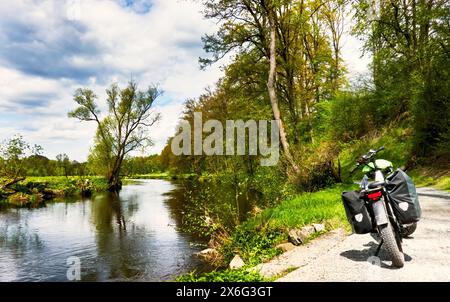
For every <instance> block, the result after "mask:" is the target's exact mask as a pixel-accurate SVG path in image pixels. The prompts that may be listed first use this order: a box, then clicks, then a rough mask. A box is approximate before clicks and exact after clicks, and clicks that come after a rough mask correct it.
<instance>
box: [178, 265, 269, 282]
mask: <svg viewBox="0 0 450 302" xmlns="http://www.w3.org/2000/svg"><path fill="white" fill-rule="evenodd" d="M175 281H177V282H263V281H268V280H266V279H264V277H262V276H261V275H260V274H259V273H257V272H254V271H251V270H250V271H248V270H247V269H246V268H241V269H237V270H222V271H213V272H210V273H204V274H197V273H196V272H191V273H188V274H185V275H182V276H180V277H178V278H176V279H175Z"/></svg>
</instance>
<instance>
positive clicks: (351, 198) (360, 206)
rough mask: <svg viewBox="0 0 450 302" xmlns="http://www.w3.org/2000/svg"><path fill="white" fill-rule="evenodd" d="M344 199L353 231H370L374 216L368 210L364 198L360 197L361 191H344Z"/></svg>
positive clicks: (357, 232)
mask: <svg viewBox="0 0 450 302" xmlns="http://www.w3.org/2000/svg"><path fill="white" fill-rule="evenodd" d="M342 201H343V203H344V208H345V213H346V214H347V219H348V221H349V222H350V224H351V226H352V229H353V231H354V232H355V233H356V234H367V233H370V232H371V231H372V229H373V227H372V218H371V217H370V214H369V212H368V211H367V208H366V206H365V202H364V200H362V199H360V198H359V193H358V192H356V191H351V192H343V193H342Z"/></svg>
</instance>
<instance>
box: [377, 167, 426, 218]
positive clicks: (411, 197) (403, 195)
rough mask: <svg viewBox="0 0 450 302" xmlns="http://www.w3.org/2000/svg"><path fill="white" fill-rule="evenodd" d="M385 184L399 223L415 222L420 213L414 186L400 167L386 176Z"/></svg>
mask: <svg viewBox="0 0 450 302" xmlns="http://www.w3.org/2000/svg"><path fill="white" fill-rule="evenodd" d="M387 180H388V184H387V186H386V189H387V192H388V195H389V198H390V200H391V201H392V202H391V204H392V208H393V210H394V213H395V216H396V217H397V219H398V221H399V222H400V223H401V224H407V223H413V222H417V221H419V219H420V216H421V215H422V210H421V209H420V204H419V197H418V196H417V192H416V186H415V185H414V183H413V181H412V179H411V178H410V177H409V176H408V175H407V174H406V173H405V172H404V171H403V170H401V169H397V170H396V171H395V172H394V173H392V174H391V175H389V176H388V177H387Z"/></svg>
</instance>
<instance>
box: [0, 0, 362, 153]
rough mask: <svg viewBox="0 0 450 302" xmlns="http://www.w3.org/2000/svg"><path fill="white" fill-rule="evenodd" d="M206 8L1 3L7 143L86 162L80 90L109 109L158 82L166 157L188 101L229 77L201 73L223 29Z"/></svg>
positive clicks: (121, 1)
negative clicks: (109, 90)
mask: <svg viewBox="0 0 450 302" xmlns="http://www.w3.org/2000/svg"><path fill="white" fill-rule="evenodd" d="M201 9H202V8H201V7H200V4H199V1H186V0H134V1H132V0H15V1H1V2H0V45H1V47H0V140H3V139H6V138H8V137H11V136H12V135H14V134H16V133H20V134H22V135H23V136H24V137H25V139H26V140H27V141H29V142H30V143H32V144H40V145H42V146H43V147H44V153H45V155H47V156H49V157H50V158H54V157H55V156H56V155H57V154H58V153H62V152H65V153H67V154H68V155H69V157H70V158H72V159H77V160H85V159H86V156H87V154H88V152H89V147H90V145H91V144H92V138H93V135H94V133H95V125H93V124H86V123H80V122H78V121H75V120H71V119H68V118H67V112H68V111H70V110H71V109H72V108H73V107H74V103H73V100H72V95H73V92H74V91H75V89H77V88H78V87H89V88H91V89H93V90H94V91H95V92H96V93H97V95H98V96H99V102H100V103H102V104H104V96H105V92H104V91H105V88H106V87H108V86H109V85H110V84H111V83H113V82H117V83H119V84H120V85H122V86H123V85H125V84H126V83H127V82H128V81H129V79H130V78H131V76H132V77H133V79H135V80H137V81H138V83H139V84H140V87H142V88H145V86H147V85H149V84H152V83H158V84H159V85H160V87H161V88H162V89H163V90H164V95H163V96H162V97H161V98H160V99H159V100H158V102H157V104H156V107H155V110H157V111H158V112H160V113H161V114H162V117H163V118H162V120H161V121H160V123H159V124H158V125H156V126H154V128H153V129H152V131H151V135H152V138H153V140H154V142H155V146H154V147H153V148H151V149H150V150H148V152H149V153H154V152H159V151H160V150H161V149H162V147H163V146H164V143H165V141H166V140H167V138H168V136H170V135H171V134H172V133H173V131H174V129H175V126H176V123H177V119H178V117H179V116H180V114H181V111H182V103H183V102H184V101H185V100H186V99H187V98H192V97H197V96H198V95H200V94H201V93H202V92H203V91H204V89H205V88H206V87H208V86H212V85H213V84H214V83H215V82H216V81H217V80H218V79H219V77H220V76H221V75H222V72H221V70H220V64H218V65H216V66H213V67H211V68H209V69H207V70H206V71H200V69H199V66H198V57H199V56H202V55H204V53H203V50H202V44H201V36H202V35H203V34H204V33H211V32H213V31H214V29H215V27H216V25H215V24H214V23H212V22H211V21H208V20H205V19H204V18H203V17H202V15H201V12H200V11H201ZM347 40H348V41H347V42H348V43H347V45H346V46H345V45H344V47H347V48H348V50H349V51H347V52H346V55H347V58H346V61H347V62H348V64H349V69H350V71H351V72H358V71H364V69H365V66H366V63H367V61H365V60H361V59H360V58H359V53H358V51H357V49H358V47H359V44H358V43H357V41H356V40H355V39H352V38H348V39H347Z"/></svg>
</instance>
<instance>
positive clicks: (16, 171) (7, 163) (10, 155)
mask: <svg viewBox="0 0 450 302" xmlns="http://www.w3.org/2000/svg"><path fill="white" fill-rule="evenodd" d="M41 152H42V147H41V146H39V145H34V146H31V145H30V144H29V143H27V142H26V141H25V140H24V139H23V137H22V136H21V135H16V136H14V137H12V138H10V139H9V140H6V141H5V142H3V144H1V145H0V157H1V158H2V161H1V162H0V164H1V165H0V178H2V179H3V181H2V182H1V183H0V189H5V188H8V187H10V186H11V185H13V184H15V183H17V182H19V181H21V180H24V179H25V177H26V169H25V167H24V161H25V158H26V157H27V156H29V155H39V154H40V153H41Z"/></svg>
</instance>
